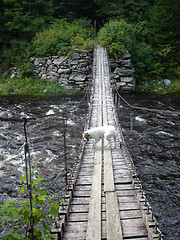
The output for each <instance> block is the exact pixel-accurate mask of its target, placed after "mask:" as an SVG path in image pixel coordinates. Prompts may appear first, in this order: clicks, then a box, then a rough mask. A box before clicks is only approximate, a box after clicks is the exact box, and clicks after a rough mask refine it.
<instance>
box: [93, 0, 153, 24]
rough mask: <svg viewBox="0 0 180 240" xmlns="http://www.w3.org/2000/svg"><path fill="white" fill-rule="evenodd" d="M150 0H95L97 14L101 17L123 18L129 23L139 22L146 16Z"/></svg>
mask: <svg viewBox="0 0 180 240" xmlns="http://www.w3.org/2000/svg"><path fill="white" fill-rule="evenodd" d="M151 2H152V1H151V0H139V1H135V0H128V1H124V0H111V1H109V0H95V3H97V5H98V9H97V13H96V14H97V15H98V16H101V17H102V16H103V19H106V20H110V19H122V18H123V19H124V20H125V21H128V22H130V23H133V22H140V21H143V20H144V19H147V17H148V8H149V6H150V5H151V4H152V3H151Z"/></svg>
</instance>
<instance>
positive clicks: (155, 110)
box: [115, 88, 180, 115]
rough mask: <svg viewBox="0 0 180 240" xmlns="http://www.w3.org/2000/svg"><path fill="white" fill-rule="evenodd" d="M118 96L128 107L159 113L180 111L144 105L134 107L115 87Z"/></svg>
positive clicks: (179, 113)
mask: <svg viewBox="0 0 180 240" xmlns="http://www.w3.org/2000/svg"><path fill="white" fill-rule="evenodd" d="M115 90H116V92H117V94H118V96H119V97H120V98H121V99H122V100H123V101H124V102H125V103H126V104H127V105H128V106H129V107H130V108H134V109H139V110H146V111H151V112H161V113H169V114H178V115H180V112H176V111H170V110H160V109H155V108H146V107H136V106H133V105H131V104H130V103H129V102H128V101H126V100H125V99H124V98H123V97H122V96H121V94H120V93H119V92H118V90H117V88H115Z"/></svg>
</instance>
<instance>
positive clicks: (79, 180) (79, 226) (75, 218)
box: [51, 46, 162, 240]
mask: <svg viewBox="0 0 180 240" xmlns="http://www.w3.org/2000/svg"><path fill="white" fill-rule="evenodd" d="M103 125H113V126H115V127H116V130H117V132H118V134H117V135H118V137H117V147H116V148H114V142H113V141H112V142H111V144H110V147H106V148H104V146H106V144H107V142H106V140H105V139H103V140H101V141H100V142H98V143H97V144H96V146H95V148H93V149H92V144H93V143H92V141H89V142H87V143H85V144H84V145H83V146H82V151H81V154H80V162H79V163H77V165H76V167H75V168H76V173H75V174H74V175H72V176H71V178H70V179H69V180H68V187H67V192H66V195H65V202H66V203H65V204H61V206H60V208H59V217H58V218H57V219H56V221H55V223H54V225H53V226H52V229H51V232H52V233H54V234H56V236H57V239H63V240H70V239H76V240H82V239H87V240H99V239H107V240H122V239H131V240H146V239H162V234H161V232H160V230H159V228H158V223H157V221H156V219H155V217H154V215H153V212H152V209H151V206H150V204H149V203H148V201H147V199H146V196H145V194H144V192H143V189H142V185H141V183H140V181H139V179H138V176H137V173H136V170H135V166H134V163H133V161H132V159H131V156H130V155H129V153H128V150H127V148H126V144H125V142H124V139H123V135H122V131H121V127H120V124H119V122H118V119H117V117H116V111H115V107H114V103H113V96H112V90H111V85H110V76H109V66H108V57H107V52H106V50H105V49H104V48H102V47H100V46H96V47H95V49H94V73H93V88H92V97H91V100H90V108H89V118H88V123H87V126H86V127H87V128H92V127H97V126H103Z"/></svg>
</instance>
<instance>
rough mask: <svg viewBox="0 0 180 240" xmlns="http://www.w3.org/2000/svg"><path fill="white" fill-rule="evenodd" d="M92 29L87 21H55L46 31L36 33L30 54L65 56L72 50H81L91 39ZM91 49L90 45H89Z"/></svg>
mask: <svg viewBox="0 0 180 240" xmlns="http://www.w3.org/2000/svg"><path fill="white" fill-rule="evenodd" d="M92 34H93V29H92V27H91V26H90V22H89V21H87V20H85V19H84V20H83V19H80V20H75V21H73V23H69V22H67V21H66V20H65V19H61V20H57V21H55V22H53V23H52V24H51V26H50V27H49V28H48V29H45V30H44V31H42V32H41V33H37V34H36V37H35V38H34V39H33V43H32V53H33V54H34V55H35V56H38V57H46V56H50V55H67V54H68V53H69V52H70V51H71V50H72V49H73V48H79V49H83V48H84V46H87V45H89V44H86V41H87V42H89V41H90V39H91V38H92ZM90 47H92V45H90Z"/></svg>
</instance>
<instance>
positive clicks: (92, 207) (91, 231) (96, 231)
mask: <svg viewBox="0 0 180 240" xmlns="http://www.w3.org/2000/svg"><path fill="white" fill-rule="evenodd" d="M100 146H102V141H100V142H99V143H98V144H97V149H96V150H95V158H94V169H93V179H92V188H91V197H90V204H89V214H88V224H87V232H86V240H93V239H97V240H98V239H101V174H102V150H101V149H99V147H100Z"/></svg>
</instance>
